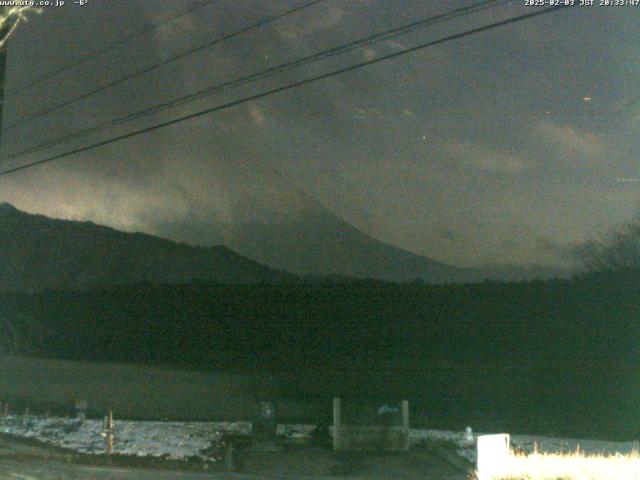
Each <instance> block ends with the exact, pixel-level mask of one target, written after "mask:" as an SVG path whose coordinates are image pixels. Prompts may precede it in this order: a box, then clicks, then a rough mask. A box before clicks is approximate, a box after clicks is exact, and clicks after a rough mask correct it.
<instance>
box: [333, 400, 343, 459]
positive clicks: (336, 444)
mask: <svg viewBox="0 0 640 480" xmlns="http://www.w3.org/2000/svg"><path fill="white" fill-rule="evenodd" d="M340 415H341V411H340V399H339V398H334V399H333V449H334V450H339V449H340V448H341V446H342V438H341V433H342V432H341V425H342V420H341V418H340Z"/></svg>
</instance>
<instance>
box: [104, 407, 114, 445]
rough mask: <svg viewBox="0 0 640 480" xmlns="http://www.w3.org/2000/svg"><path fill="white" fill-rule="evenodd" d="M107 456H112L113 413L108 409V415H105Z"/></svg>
mask: <svg viewBox="0 0 640 480" xmlns="http://www.w3.org/2000/svg"><path fill="white" fill-rule="evenodd" d="M105 430H106V431H107V432H106V433H107V455H112V454H113V411H112V410H111V409H109V413H108V415H107V425H106V429H105Z"/></svg>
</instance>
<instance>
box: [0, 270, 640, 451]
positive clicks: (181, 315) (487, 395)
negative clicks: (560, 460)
mask: <svg viewBox="0 0 640 480" xmlns="http://www.w3.org/2000/svg"><path fill="white" fill-rule="evenodd" d="M0 319H4V320H5V324H6V320H8V321H9V322H10V323H11V324H12V326H13V329H14V330H16V332H15V333H16V335H15V340H16V341H8V340H9V337H10V335H5V336H4V338H0V347H2V346H4V348H9V347H12V348H14V349H17V350H18V352H19V353H22V354H28V355H35V356H42V357H54V358H61V359H81V360H92V361H96V360H108V361H127V362H136V363H146V364H156V365H172V366H179V367H185V368H190V369H193V368H196V369H208V370H227V371H229V370H243V371H257V370H269V371H272V372H278V374H277V375H278V378H280V379H281V380H282V381H281V383H279V384H278V385H276V386H275V387H276V388H277V391H278V392H279V393H278V396H279V398H280V397H282V398H284V397H286V398H293V397H296V398H301V397H304V398H309V397H316V398H317V397H324V398H325V399H326V398H330V397H331V396H332V395H340V396H348V395H353V396H355V397H358V398H363V399H371V398H373V397H376V396H377V397H380V398H382V397H385V396H388V395H393V396H395V397H396V398H400V397H403V398H410V399H411V401H412V405H413V407H412V408H414V409H416V414H417V415H422V414H423V413H424V414H426V415H427V417H425V418H427V424H428V425H431V426H432V427H442V428H464V426H465V425H464V423H465V422H466V421H467V419H469V418H471V419H473V422H474V426H476V427H477V428H478V429H482V428H484V429H485V430H486V431H495V430H496V429H504V430H507V431H511V432H512V433H516V432H518V431H520V432H527V433H546V434H562V435H572V436H581V435H584V436H590V437H609V438H623V439H633V438H637V435H638V432H640V413H639V412H640V397H639V396H638V395H637V391H638V388H640V387H639V385H640V382H639V381H638V379H639V378H640V376H639V375H638V373H637V372H640V361H639V360H640V342H639V341H638V339H639V338H640V273H638V272H637V271H632V270H629V271H627V272H625V273H620V272H619V273H612V274H598V275H590V276H585V277H582V278H575V279H572V280H552V281H545V282H527V283H499V282H485V283H481V284H474V285H448V286H429V285H423V284H420V283H419V282H416V283H412V284H391V283H384V282H374V281H353V282H345V283H341V284H331V283H330V282H326V281H325V282H322V283H315V284H314V283H309V284H306V285H237V286H229V285H211V284H203V283H197V282H196V283H191V284H189V285H181V286H175V285H159V286H158V285H136V286H127V287H113V288H108V289H101V290H93V291H91V290H87V291H81V292H73V291H45V292H41V293H33V294H17V293H4V294H0ZM7 331H8V330H7V329H6V328H5V332H7ZM3 340H4V341H3ZM12 340H13V338H12ZM425 412H426V413H425Z"/></svg>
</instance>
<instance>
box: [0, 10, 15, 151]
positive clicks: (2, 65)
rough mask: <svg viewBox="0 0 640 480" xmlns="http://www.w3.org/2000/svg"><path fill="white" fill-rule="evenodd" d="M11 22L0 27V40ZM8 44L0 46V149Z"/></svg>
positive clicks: (8, 30)
mask: <svg viewBox="0 0 640 480" xmlns="http://www.w3.org/2000/svg"><path fill="white" fill-rule="evenodd" d="M6 9H7V7H4V8H3V9H2V11H1V12H0V15H1V14H4V13H5V12H6ZM11 27H12V22H11V21H7V22H6V23H5V24H4V26H3V27H2V28H1V29H0V41H2V39H4V38H6V37H7V36H8V35H9V33H10V32H11ZM8 46H9V45H8V44H7V43H5V44H4V45H3V46H2V48H0V150H1V148H2V114H3V113H4V87H5V78H6V76H5V73H6V71H7V69H6V67H7V49H8Z"/></svg>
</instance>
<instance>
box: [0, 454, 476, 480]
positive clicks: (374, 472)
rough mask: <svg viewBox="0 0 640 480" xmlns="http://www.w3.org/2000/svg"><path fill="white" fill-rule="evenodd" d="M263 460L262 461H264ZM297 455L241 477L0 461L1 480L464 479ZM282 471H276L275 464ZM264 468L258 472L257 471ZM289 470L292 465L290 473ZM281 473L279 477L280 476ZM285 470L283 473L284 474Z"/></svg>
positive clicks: (402, 466)
mask: <svg viewBox="0 0 640 480" xmlns="http://www.w3.org/2000/svg"><path fill="white" fill-rule="evenodd" d="M265 460H266V459H265ZM300 460H301V458H300V456H299V455H297V456H296V455H294V456H293V458H289V459H287V460H286V461H285V462H274V461H273V460H271V461H269V460H266V461H265V462H264V464H263V465H261V464H260V463H261V462H260V459H259V458H256V459H253V460H252V461H251V462H248V463H247V464H246V467H247V468H246V470H248V471H247V472H246V473H245V472H243V473H223V472H202V473H198V472H185V471H176V470H158V469H146V468H126V467H111V466H92V465H78V464H74V463H69V462H64V461H59V460H47V461H44V460H33V459H12V458H8V457H4V458H0V479H2V480H112V479H113V480H152V479H153V480H171V479H176V480H258V479H264V480H276V479H283V480H285V479H286V480H292V479H300V480H339V479H344V480H347V479H348V480H357V479H411V480H413V479H416V480H417V479H420V480H465V478H466V475H464V474H463V473H461V472H460V471H459V470H456V469H455V468H453V467H452V466H451V465H449V464H448V463H446V462H445V461H443V460H442V459H440V458H439V457H436V456H430V455H429V456H425V455H411V456H406V455H402V456H394V455H390V456H388V455H380V456H374V457H368V456H367V457H364V456H357V458H355V459H345V460H344V462H342V463H338V464H337V465H336V468H335V469H334V472H332V473H333V474H330V475H326V474H320V473H319V472H318V474H316V473H314V470H315V469H314V465H306V467H308V472H307V473H308V474H304V473H302V471H303V469H304V468H305V465H304V464H303V463H300ZM276 463H278V464H280V465H279V466H280V467H281V468H277V467H278V465H276ZM262 467H263V468H262ZM289 467H293V468H292V470H290V469H289ZM281 472H282V473H281ZM284 472H287V473H284Z"/></svg>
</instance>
